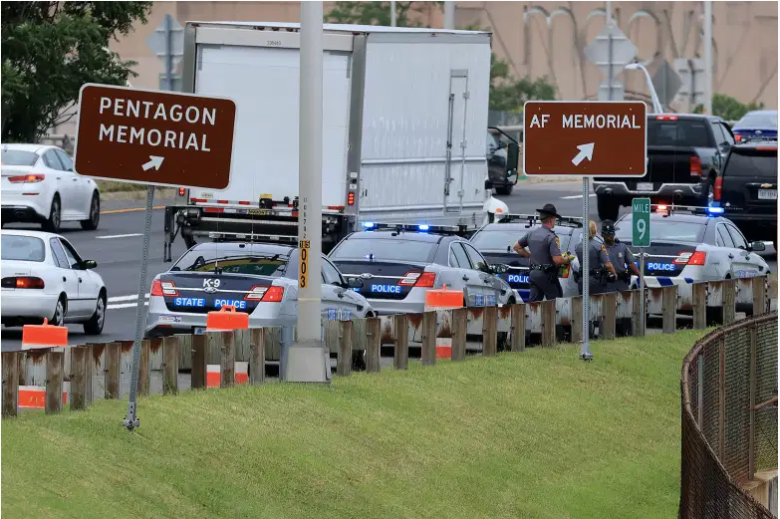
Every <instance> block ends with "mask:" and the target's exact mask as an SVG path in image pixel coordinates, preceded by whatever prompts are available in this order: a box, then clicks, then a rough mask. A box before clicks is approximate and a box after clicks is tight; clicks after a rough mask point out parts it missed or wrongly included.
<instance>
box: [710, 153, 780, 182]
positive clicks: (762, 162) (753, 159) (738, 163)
mask: <svg viewBox="0 0 780 519" xmlns="http://www.w3.org/2000/svg"><path fill="white" fill-rule="evenodd" d="M745 151H747V150H745ZM759 153H760V152H754V153H750V154H744V153H736V152H732V153H731V155H730V156H729V160H728V163H727V164H726V170H725V171H724V172H723V175H724V176H726V177H730V176H738V177H766V178H771V179H774V180H776V179H777V151H775V152H773V153H767V152H764V153H761V154H759ZM774 180H773V181H774Z"/></svg>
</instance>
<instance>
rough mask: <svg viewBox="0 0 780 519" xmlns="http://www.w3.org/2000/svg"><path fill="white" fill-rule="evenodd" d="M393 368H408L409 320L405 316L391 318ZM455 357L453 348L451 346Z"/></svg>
mask: <svg viewBox="0 0 780 519" xmlns="http://www.w3.org/2000/svg"><path fill="white" fill-rule="evenodd" d="M393 330H394V335H395V337H394V338H393V343H394V344H393V349H394V351H393V367H395V369H407V368H408V367H409V319H408V318H407V317H406V314H398V315H395V316H393ZM452 347H453V353H452V355H453V356H455V352H454V348H455V344H453V345H452Z"/></svg>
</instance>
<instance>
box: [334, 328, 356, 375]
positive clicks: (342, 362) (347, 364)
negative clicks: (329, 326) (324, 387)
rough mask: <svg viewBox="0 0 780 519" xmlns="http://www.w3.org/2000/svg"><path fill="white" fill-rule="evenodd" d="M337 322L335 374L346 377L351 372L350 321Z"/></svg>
mask: <svg viewBox="0 0 780 519" xmlns="http://www.w3.org/2000/svg"><path fill="white" fill-rule="evenodd" d="M337 324H338V326H339V329H338V339H339V342H338V344H339V352H338V358H337V359H336V375H339V376H341V377H346V376H349V375H350V374H352V321H339V322H338V323H337Z"/></svg>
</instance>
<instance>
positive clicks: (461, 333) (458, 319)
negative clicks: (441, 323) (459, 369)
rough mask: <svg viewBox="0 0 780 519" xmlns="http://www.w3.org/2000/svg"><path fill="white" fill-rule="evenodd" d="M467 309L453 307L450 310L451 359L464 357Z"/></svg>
mask: <svg viewBox="0 0 780 519" xmlns="http://www.w3.org/2000/svg"><path fill="white" fill-rule="evenodd" d="M468 312H469V311H468V309H467V308H455V309H454V310H450V325H451V326H452V358H451V359H450V360H452V361H455V362H457V361H461V360H465V359H466V329H467V328H468V319H469V316H468Z"/></svg>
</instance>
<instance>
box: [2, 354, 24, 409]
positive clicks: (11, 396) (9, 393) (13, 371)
mask: <svg viewBox="0 0 780 519" xmlns="http://www.w3.org/2000/svg"><path fill="white" fill-rule="evenodd" d="M21 355H22V354H21V352H18V351H9V352H3V353H2V358H3V418H14V417H15V416H16V415H17V413H18V412H19V364H20V360H19V357H20V356H21Z"/></svg>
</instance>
